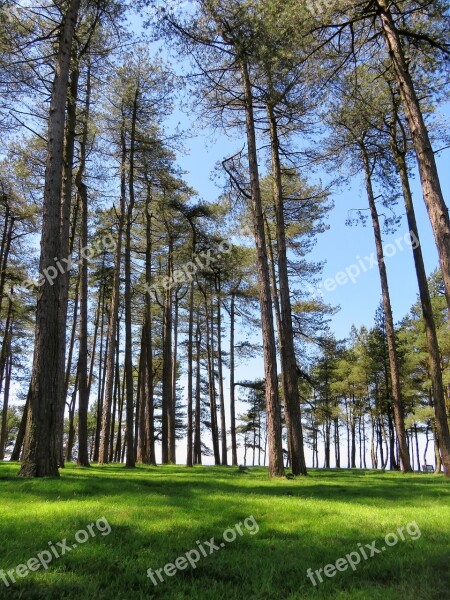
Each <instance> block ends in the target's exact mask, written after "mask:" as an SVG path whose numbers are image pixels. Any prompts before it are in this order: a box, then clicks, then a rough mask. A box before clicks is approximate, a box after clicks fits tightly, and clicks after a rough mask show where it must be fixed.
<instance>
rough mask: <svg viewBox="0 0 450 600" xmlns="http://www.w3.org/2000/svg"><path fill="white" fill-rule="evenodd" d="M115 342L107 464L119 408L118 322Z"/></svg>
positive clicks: (112, 452) (110, 454)
mask: <svg viewBox="0 0 450 600" xmlns="http://www.w3.org/2000/svg"><path fill="white" fill-rule="evenodd" d="M116 329H117V340H116V362H115V365H114V368H115V373H116V375H115V378H114V392H113V407H112V416H111V431H110V435H109V455H108V460H109V462H113V460H114V432H115V426H116V408H117V407H118V406H120V367H119V358H120V350H119V349H120V321H119V322H118V323H117V328H116Z"/></svg>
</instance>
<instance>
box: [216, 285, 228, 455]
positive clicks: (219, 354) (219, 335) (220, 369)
mask: <svg viewBox="0 0 450 600" xmlns="http://www.w3.org/2000/svg"><path fill="white" fill-rule="evenodd" d="M217 366H218V374H219V411H220V429H221V442H222V447H221V450H222V465H228V448H227V426H226V420H225V393H224V390H223V357H222V293H221V284H220V274H219V275H218V287H217Z"/></svg>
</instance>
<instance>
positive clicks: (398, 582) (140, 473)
mask: <svg viewBox="0 0 450 600" xmlns="http://www.w3.org/2000/svg"><path fill="white" fill-rule="evenodd" d="M17 469H18V465H14V464H6V463H4V464H1V466H0V486H1V487H0V490H1V492H0V493H1V504H0V506H1V509H0V511H1V512H0V515H1V521H0V528H1V539H2V541H3V543H2V547H1V551H0V557H1V560H0V568H1V569H3V570H4V571H7V570H9V569H15V568H16V567H17V565H19V564H23V563H26V562H27V560H28V559H30V558H32V557H34V556H36V555H37V553H38V552H40V551H42V550H45V549H47V548H48V542H49V541H52V542H53V543H54V544H55V543H56V542H59V541H61V540H63V539H65V538H67V540H68V543H69V542H70V543H71V542H73V540H74V536H75V534H76V532H77V531H79V530H80V529H86V527H87V526H88V525H89V524H90V523H95V522H96V521H97V520H98V519H100V518H101V517H105V518H106V519H107V521H108V523H109V524H110V526H111V529H112V531H111V533H110V535H107V536H102V535H101V534H100V533H97V535H96V537H95V538H92V539H89V540H88V541H87V542H86V543H85V544H83V545H80V546H79V547H77V548H76V549H73V550H72V551H71V552H70V553H66V554H65V555H64V556H62V557H60V558H59V559H57V560H56V559H55V560H53V561H52V562H51V564H50V565H49V568H48V570H44V569H42V568H41V569H40V570H38V571H36V572H34V573H30V574H29V575H28V576H26V577H24V578H23V579H20V578H17V579H18V580H17V583H16V584H14V585H11V586H10V587H9V588H8V589H7V588H6V587H5V586H4V584H2V582H1V581H0V585H1V587H0V598H3V597H8V598H21V599H33V600H34V599H36V600H38V599H40V598H42V599H44V598H45V599H48V598H50V599H53V598H54V599H55V600H56V599H58V600H59V599H60V598H66V599H73V600H75V599H76V600H80V599H81V600H83V599H86V600H94V599H95V600H97V599H103V598H104V599H108V600H113V599H114V600H116V599H117V600H129V599H131V598H133V599H135V598H137V599H141V598H142V599H144V598H150V597H152V598H164V599H169V600H172V599H173V600H175V599H183V598H205V599H212V600H216V599H222V598H223V599H234V598H236V599H238V598H239V599H240V598H250V599H267V600H269V599H273V598H275V599H280V600H281V599H283V600H293V599H295V600H297V599H298V600H300V599H314V598H325V597H326V598H352V599H359V598H361V599H364V600H366V599H369V600H370V599H378V598H379V599H383V600H390V599H392V600H394V599H395V600H397V599H405V600H407V599H408V600H410V599H411V598H417V599H419V598H420V600H422V599H436V600H441V599H445V598H448V589H450V580H449V575H448V572H449V570H448V559H449V539H450V537H449V536H450V487H449V483H448V481H445V480H444V478H443V477H440V476H432V475H419V474H417V475H411V476H408V477H405V476H402V475H401V474H398V473H380V472H371V471H342V472H337V471H312V472H311V474H310V476H309V477H307V478H304V479H282V480H277V481H271V480H269V479H268V478H267V473H266V471H265V470H264V469H261V468H255V469H250V470H249V471H248V472H245V473H241V472H239V471H238V470H237V469H231V468H216V467H196V468H194V469H192V470H187V469H185V468H183V467H177V466H170V467H158V468H156V469H155V468H148V467H139V468H137V469H136V470H134V471H130V470H126V469H125V468H123V467H121V466H116V465H111V466H106V467H105V466H103V467H97V466H93V467H92V468H90V469H78V468H76V467H74V466H72V465H68V467H67V468H66V469H65V470H62V471H61V479H60V480H58V479H56V480H55V479H51V480H21V479H18V478H16V476H15V475H16V473H17ZM250 515H253V516H254V518H255V519H256V521H257V523H258V525H259V532H258V534H257V535H249V534H248V532H245V531H244V533H245V534H244V535H242V536H238V538H237V539H236V541H235V542H233V543H230V544H227V545H226V547H225V548H224V549H221V550H220V551H218V552H216V553H214V554H213V555H212V556H207V557H206V558H202V560H201V561H199V562H198V563H197V566H196V568H195V569H192V568H190V567H189V568H188V569H186V570H183V571H178V572H177V573H176V575H175V576H173V577H170V578H169V577H165V582H164V583H159V585H158V586H157V587H155V586H154V585H153V584H152V583H151V581H150V579H149V578H148V577H147V569H148V568H152V569H160V568H163V567H164V566H165V565H166V564H167V563H173V562H174V561H175V559H176V558H177V557H179V556H181V555H183V554H185V553H186V552H188V551H189V550H191V549H193V548H196V547H197V546H196V543H197V540H198V541H200V542H203V541H205V540H210V539H211V538H212V537H215V539H216V541H217V540H220V539H222V534H223V532H224V531H225V530H226V529H228V528H232V527H234V525H235V524H237V523H240V522H241V523H242V522H243V521H244V519H245V518H247V517H249V516H250ZM412 521H416V523H417V524H418V526H419V527H420V531H421V537H420V539H417V540H415V541H413V540H411V539H408V536H407V539H406V540H405V541H403V542H402V541H400V542H399V543H398V544H397V545H396V546H394V547H392V548H389V549H387V551H386V552H385V553H383V554H380V555H377V556H374V558H372V559H369V560H367V561H361V563H360V564H359V565H358V568H357V569H356V570H355V572H353V571H352V570H348V571H346V572H340V573H337V574H336V575H335V576H334V577H333V578H327V577H324V581H323V583H321V584H320V585H317V586H316V587H314V586H313V585H312V583H311V581H310V580H309V579H308V578H307V576H306V571H307V569H308V568H311V569H312V570H313V571H315V570H317V569H320V568H323V567H324V566H325V565H326V564H329V563H335V562H336V560H337V559H338V558H340V557H345V555H346V554H348V553H349V552H352V551H354V550H355V549H357V544H358V543H361V544H363V545H364V544H368V543H370V542H372V541H373V540H377V544H380V543H381V541H382V540H383V538H384V536H385V535H386V534H387V533H390V532H396V531H397V529H398V527H401V526H405V525H406V524H407V523H410V522H412Z"/></svg>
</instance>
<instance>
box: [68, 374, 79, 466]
mask: <svg viewBox="0 0 450 600" xmlns="http://www.w3.org/2000/svg"><path fill="white" fill-rule="evenodd" d="M77 393H78V369H77V377H76V379H75V385H74V388H73V392H72V398H71V400H70V404H69V433H68V435H67V445H66V460H67V462H71V461H72V453H73V446H74V444H75V434H76V431H75V425H74V419H75V406H76V400H77Z"/></svg>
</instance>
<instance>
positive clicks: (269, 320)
mask: <svg viewBox="0 0 450 600" xmlns="http://www.w3.org/2000/svg"><path fill="white" fill-rule="evenodd" d="M241 71H242V84H243V92H244V98H245V116H246V125H247V127H246V129H247V145H248V160H249V172H250V187H251V208H252V216H253V228H254V235H255V242H256V250H257V265H258V282H259V299H260V305H261V324H262V338H263V347H264V371H265V381H266V410H267V432H268V446H269V475H270V476H271V477H282V476H283V475H284V465H283V450H282V441H281V410H280V400H279V395H278V376H277V358H276V346H275V331H274V324H273V314H272V302H271V293H270V278H269V265H268V260H267V250H266V239H265V233H264V219H263V211H262V200H261V188H260V182H259V168H258V154H257V147H256V133H255V120H254V108H253V92H252V85H251V81H250V74H249V69H248V65H247V63H246V62H245V61H242V60H241Z"/></svg>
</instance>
